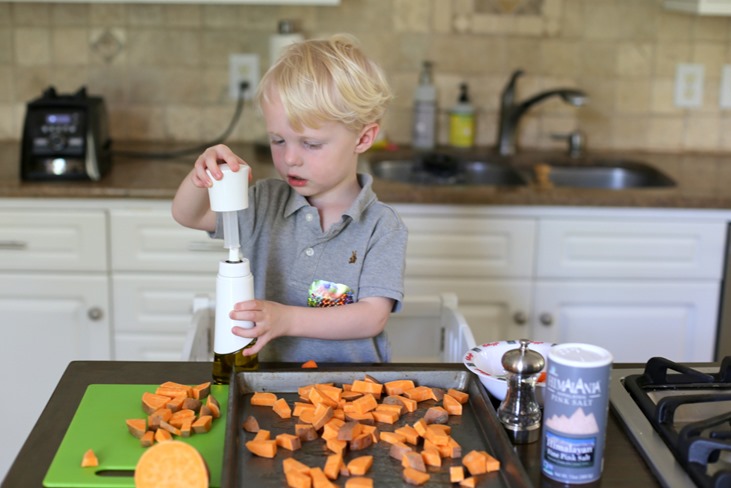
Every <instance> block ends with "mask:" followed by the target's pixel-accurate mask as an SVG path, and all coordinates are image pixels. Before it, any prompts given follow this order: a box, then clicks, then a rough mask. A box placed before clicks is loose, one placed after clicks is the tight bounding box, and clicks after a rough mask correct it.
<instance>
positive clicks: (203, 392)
mask: <svg viewBox="0 0 731 488" xmlns="http://www.w3.org/2000/svg"><path fill="white" fill-rule="evenodd" d="M210 394H211V382H210V381H206V382H205V383H201V384H200V385H196V386H194V387H193V398H195V399H196V400H202V399H203V398H205V397H207V396H208V395H210Z"/></svg>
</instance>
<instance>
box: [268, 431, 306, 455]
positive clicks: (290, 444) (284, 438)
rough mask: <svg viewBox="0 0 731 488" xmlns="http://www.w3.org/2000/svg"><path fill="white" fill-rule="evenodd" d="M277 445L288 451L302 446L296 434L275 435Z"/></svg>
mask: <svg viewBox="0 0 731 488" xmlns="http://www.w3.org/2000/svg"><path fill="white" fill-rule="evenodd" d="M275 440H276V442H277V446H278V447H281V448H283V449H287V450H288V451H297V450H299V449H301V448H302V441H300V438H299V437H297V436H296V435H292V434H279V435H278V436H277V437H276V439H275Z"/></svg>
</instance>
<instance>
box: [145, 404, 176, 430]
mask: <svg viewBox="0 0 731 488" xmlns="http://www.w3.org/2000/svg"><path fill="white" fill-rule="evenodd" d="M172 416H173V412H172V410H170V409H169V408H160V409H158V410H155V411H154V412H152V413H151V414H150V415H148V416H147V428H148V429H150V430H157V428H158V427H159V426H160V421H161V420H164V421H165V422H168V421H169V420H170V418H171V417H172Z"/></svg>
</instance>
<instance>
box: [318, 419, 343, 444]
mask: <svg viewBox="0 0 731 488" xmlns="http://www.w3.org/2000/svg"><path fill="white" fill-rule="evenodd" d="M344 424H345V422H343V421H342V420H338V419H336V418H331V419H330V420H328V421H327V423H326V424H325V426H324V427H323V428H322V435H321V436H320V437H322V438H323V439H325V440H328V439H337V438H338V433H339V432H340V429H341V428H342V426H343V425H344ZM340 440H348V439H340Z"/></svg>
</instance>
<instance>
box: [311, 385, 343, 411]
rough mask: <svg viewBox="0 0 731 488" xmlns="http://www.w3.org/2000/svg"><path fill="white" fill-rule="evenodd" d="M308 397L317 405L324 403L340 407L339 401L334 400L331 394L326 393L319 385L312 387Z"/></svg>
mask: <svg viewBox="0 0 731 488" xmlns="http://www.w3.org/2000/svg"><path fill="white" fill-rule="evenodd" d="M307 398H308V399H309V400H310V401H311V402H312V403H313V404H315V405H320V404H323V405H327V406H328V407H335V408H337V407H338V402H337V401H336V400H334V399H333V398H332V397H331V396H330V395H328V394H327V393H325V392H324V391H323V390H321V389H320V388H319V386H318V385H315V386H314V387H313V388H310V392H309V393H308V394H307Z"/></svg>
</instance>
